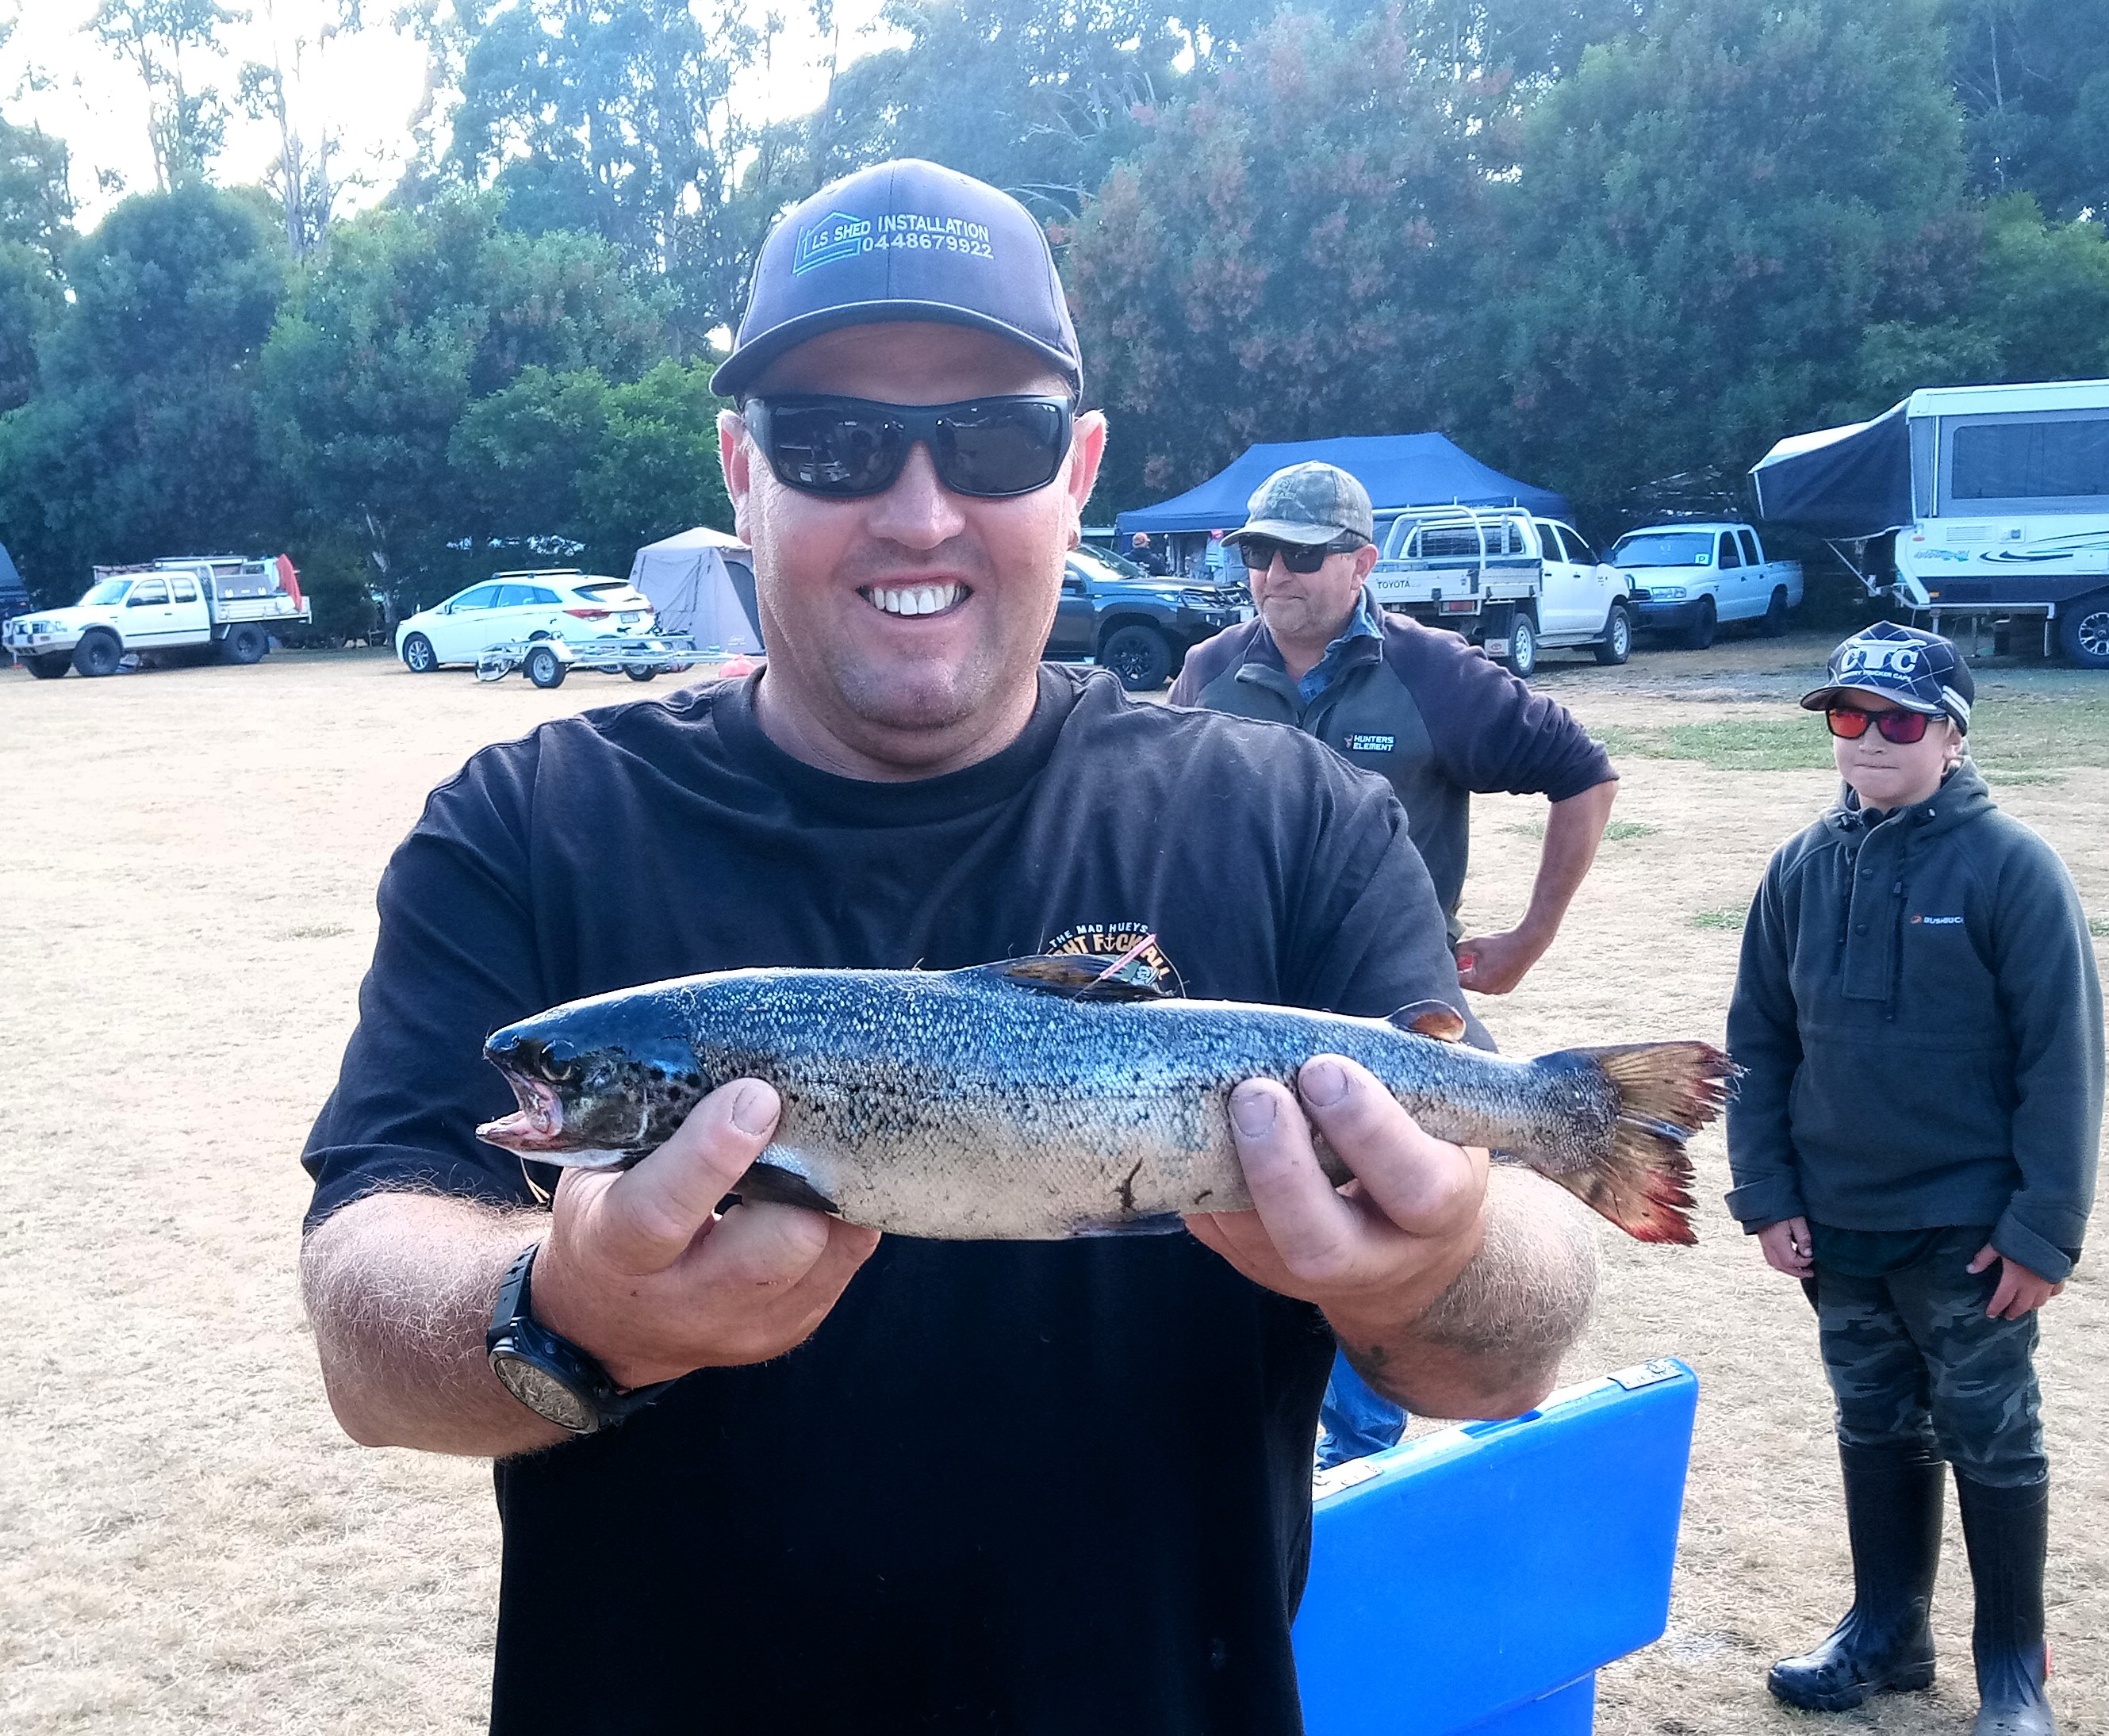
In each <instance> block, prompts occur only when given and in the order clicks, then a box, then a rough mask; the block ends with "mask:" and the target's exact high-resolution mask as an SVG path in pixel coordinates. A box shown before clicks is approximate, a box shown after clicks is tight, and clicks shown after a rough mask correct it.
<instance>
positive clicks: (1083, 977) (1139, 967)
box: [981, 953, 1171, 1001]
mask: <svg viewBox="0 0 2109 1736" xmlns="http://www.w3.org/2000/svg"><path fill="white" fill-rule="evenodd" d="M1116 966H1118V968H1116ZM981 968H982V970H983V971H985V972H987V973H988V974H989V975H990V976H995V977H998V978H1000V980H1002V981H1005V982H1008V983H1012V984H1014V985H1016V986H1018V988H1021V989H1036V990H1039V991H1040V992H1041V994H1061V995H1065V996H1067V997H1068V999H1071V1000H1094V1001H1154V1000H1167V999H1170V998H1171V997H1170V994H1169V993H1168V991H1167V990H1165V989H1164V987H1163V985H1161V984H1159V982H1158V980H1157V972H1155V971H1154V970H1153V969H1151V968H1150V967H1149V965H1147V964H1145V963H1143V962H1142V961H1141V960H1140V958H1136V959H1131V960H1130V961H1128V962H1127V963H1121V962H1120V961H1119V960H1118V959H1113V958H1100V957H1098V956H1097V955H1096V954H1091V953H1041V954H1038V955H1037V956H1036V957H1034V958H1006V959H1005V960H1004V961H1003V962H1002V963H1000V964H985V965H983V966H982V967H981Z"/></svg>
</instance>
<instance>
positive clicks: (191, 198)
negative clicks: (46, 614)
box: [0, 185, 284, 602]
mask: <svg viewBox="0 0 2109 1736" xmlns="http://www.w3.org/2000/svg"><path fill="white" fill-rule="evenodd" d="M69 268H70V280H71V286H72V289H73V291H74V298H75V299H74V300H73V303H72V304H71V305H70V306H67V307H65V308H64V309H60V310H57V311H56V323H55V324H54V326H53V327H52V330H51V331H50V333H49V336H47V339H46V340H44V342H43V346H42V363H43V366H42V390H41V391H40V392H39V393H38V395H37V396H35V397H34V398H33V399H30V400H29V402H28V403H26V404H23V405H22V406H21V407H20V408H17V409H15V410H12V411H11V412H10V413H8V414H7V415H6V416H5V417H0V523H4V524H5V525H7V540H8V545H9V547H10V548H11V551H12V552H13V553H14V555H15V557H16V562H17V564H18V565H19V566H20V568H21V570H22V575H23V578H24V579H25V582H26V583H27V584H29V588H30V590H31V593H32V594H33V595H34V596H35V597H37V598H38V600H39V601H40V602H70V601H71V600H72V599H73V597H75V596H77V595H78V594H79V593H80V591H81V590H82V589H83V588H85V586H86V584H87V583H88V568H89V566H91V565H92V564H93V563H95V562H97V561H101V562H115V561H132V560H143V559H147V558H150V557H153V556H156V555H163V554H170V553H176V552H202V551H206V550H217V549H220V548H231V547H233V548H240V547H245V546H249V547H254V546H260V543H261V542H262V541H263V540H264V539H266V537H267V535H268V532H269V529H270V527H271V525H272V523H273V516H274V515H273V503H272V497H271V493H270V489H269V482H268V479H267V477H266V475H265V472H264V466H263V463H262V461H261V458H260V452H259V448H258V444H257V431H256V417H255V371H256V361H257V357H258V354H259V352H260V349H261V347H262V345H263V343H264V336H265V334H266V333H267V332H268V331H269V329H270V324H271V321H272V318H273V314H274V312H275V310H276V308H277V305H278V299H279V296H280V295H281V293H282V283H283V271H284V267H283V264H282V259H281V258H280V256H279V255H278V253H277V252H276V251H275V250H274V248H273V237H272V235H271V233H270V231H269V226H268V224H267V223H265V222H264V220H263V219H261V218H260V216H259V215H258V213H257V210H256V208H255V205H254V204H253V202H251V201H248V200H245V199H242V198H238V197H236V196H231V195H228V194H226V193H222V192H218V191H216V190H215V189H214V188H211V187H204V186H196V185H193V186H189V187H183V188H180V189H178V191H177V192H173V193H163V194H152V195H147V196H142V197H139V198H134V199H128V200H126V201H124V203H123V204H121V205H119V206H118V207H117V209H116V210H114V211H112V212H111V214H110V215H109V217H108V218H106V219H105V220H104V221H103V223H102V226H101V228H98V229H97V231H96V232H94V233H93V235H91V236H89V237H86V238H85V239H84V241H81V242H80V243H79V246H76V247H75V248H74V249H72V250H71V251H70V259H69Z"/></svg>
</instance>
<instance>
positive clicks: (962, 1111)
mask: <svg viewBox="0 0 2109 1736" xmlns="http://www.w3.org/2000/svg"><path fill="white" fill-rule="evenodd" d="M1462 1029H1463V1021H1462V1019H1461V1017H1460V1016H1459V1015H1458V1014H1457V1013H1456V1011H1455V1009H1453V1008H1450V1007H1448V1006H1447V1005H1445V1004H1443V1003H1438V1002H1425V1003H1420V1004H1419V1005H1417V1006H1416V1007H1412V1008H1405V1009H1402V1011H1401V1012H1398V1013H1396V1014H1394V1015H1393V1017H1392V1018H1390V1019H1389V1020H1385V1019H1368V1018H1352V1017H1346V1016H1344V1015H1340V1014H1334V1013H1324V1012H1305V1011H1301V1010H1298V1009H1297V1008H1287V1007H1273V1006H1263V1005H1257V1004H1249V1003H1242V1002H1235V1001H1205V1000H1190V999H1185V998H1183V997H1179V996H1174V995H1167V994H1163V993H1162V992H1161V991H1160V990H1158V988H1157V987H1156V985H1155V979H1154V973H1152V972H1149V970H1148V967H1146V966H1136V967H1130V966H1129V964H1128V962H1127V961H1122V960H1108V959H1104V958H1086V957H1081V956H1077V955H1070V954H1064V955H1059V956H1049V957H1044V958H1017V959H1009V960H1006V961H1005V962H1003V963H996V964H989V965H982V966H978V967H973V968H970V969H966V970H957V971H831V970H788V969H784V970H775V969H764V970H738V971H724V972H714V973H711V974H710V975H707V976H689V977H682V978H679V979H676V980H674V981H667V982H659V983H652V984H648V985H644V986H643V987H640V988H635V989H626V990H620V991H618V992H616V993H613V994H603V995H598V996H595V997H594V998H593V999H587V1000H579V1001H573V1002H571V1003H568V1004H567V1005H564V1006H561V1007H558V1008H553V1009H551V1010H550V1011H549V1012H544V1013H540V1014H538V1015H537V1016H535V1017H533V1018H530V1019H525V1020H522V1021H520V1022H519V1023H517V1024H514V1025H508V1026H506V1027H505V1028H504V1030H499V1031H498V1032H496V1033H495V1034H494V1035H492V1036H491V1038H490V1041H489V1043H488V1044H486V1045H485V1055H486V1056H487V1057H488V1058H489V1059H490V1061H491V1062H493V1063H495V1065H496V1066H497V1067H498V1068H499V1071H501V1072H503V1073H504V1075H505V1077H506V1079H507V1080H508V1082H509V1083H510V1084H511V1085H512V1087H513V1093H514V1095H515V1097H516V1098H517V1099H518V1101H519V1105H520V1107H519V1108H518V1110H517V1111H516V1112H515V1113H513V1114H511V1115H508V1116H504V1118H503V1119H501V1120H499V1121H492V1122H490V1123H488V1124H486V1125H484V1126H482V1127H481V1128H479V1129H478V1130H477V1131H478V1133H479V1134H480V1135H481V1137H482V1138H483V1139H486V1140H488V1141H490V1143H493V1144H495V1145H499V1146H503V1147H504V1148H507V1149H508V1150H510V1151H514V1152H519V1153H520V1154H521V1155H522V1157H529V1158H533V1159H536V1160H539V1161H543V1162H547V1163H554V1164H566V1165H579V1166H589V1167H598V1168H606V1167H621V1166H627V1165H629V1164H631V1163H634V1162H635V1161H637V1160H638V1159H639V1158H640V1157H644V1156H645V1155H646V1154H647V1153H648V1152H652V1151H653V1150H655V1149H657V1148H658V1147H659V1146H660V1145H661V1144H662V1143H664V1142H665V1141H666V1139H668V1138H669V1137H670V1136H671V1134H673V1132H674V1130H675V1128H677V1127H679V1126H680V1124H681V1121H682V1119H683V1118H684V1116H686V1115H687V1114H688V1113H689V1110H691V1109H692V1108H693V1107H695V1105H696V1103H697V1102H698V1101H699V1100H700V1099H701V1098H702V1097H703V1096H705V1095H706V1094H707V1093H709V1092H711V1091H713V1090H715V1089H717V1087H719V1086H720V1085H722V1084H726V1083H727V1082H728V1081H729V1080H734V1079H740V1078H747V1077H752V1078H755V1079H761V1080H767V1081H768V1082H769V1084H771V1085H773V1086H775V1089H776V1090H777V1092H778V1093H779V1096H780V1097H781V1098H782V1099H783V1115H782V1119H781V1121H780V1122H779V1125H778V1128H777V1130H776V1134H775V1139H774V1140H773V1141H772V1142H771V1143H770V1146H769V1148H767V1150H765V1152H763V1153H762V1155H761V1157H760V1159H759V1160H757V1161H756V1163H755V1165H754V1166H753V1167H752V1169H750V1170H748V1171H747V1174H746V1175H744V1176H743V1178H742V1179H741V1180H740V1182H739V1183H738V1194H739V1196H740V1197H742V1198H743V1199H749V1200H772V1201H780V1202H788V1203H791V1204H794V1205H799V1206H809V1207H811V1208H812V1209H814V1210H815V1211H824V1212H830V1213H833V1214H836V1215H839V1216H841V1217H842V1218H844V1219H847V1220H849V1221H851V1222H852V1223H856V1224H867V1225H869V1226H870V1227H872V1228H874V1229H880V1230H884V1231H888V1232H892V1233H896V1234H901V1235H908V1236H925V1237H938V1238H953V1239H963V1240H982V1239H1002V1240H1050V1239H1059V1238H1067V1237H1071V1236H1088V1235H1107V1234H1118V1233H1127V1232H1139V1231H1149V1230H1157V1229H1176V1228H1178V1226H1179V1220H1180V1218H1181V1215H1184V1214H1186V1213H1190V1212H1202V1211H1243V1210H1244V1209H1246V1208H1248V1207H1249V1206H1250V1205H1251V1197H1250V1195H1249V1193H1247V1191H1246V1188H1245V1183H1244V1172H1243V1170H1241V1169H1240V1166H1239V1163H1238V1158H1237V1151H1236V1147H1235V1144H1234V1143H1233V1142H1232V1139H1231V1124H1230V1112H1229V1107H1228V1102H1229V1098H1230V1093H1231V1089H1232V1088H1233V1087H1235V1085H1237V1084H1239V1083H1240V1081H1242V1080H1248V1079H1274V1080H1280V1081H1281V1082H1282V1083H1284V1084H1289V1085H1290V1086H1291V1087H1292V1089H1293V1087H1294V1080H1295V1077H1296V1074H1297V1071H1298V1068H1300V1067H1301V1066H1303V1063H1304V1062H1307V1061H1308V1060H1310V1059H1311V1058H1312V1057H1313V1056H1314V1055H1320V1054H1328V1053H1330V1054H1337V1055H1344V1056H1347V1057H1349V1058H1351V1059H1353V1060H1354V1061H1357V1062H1361V1063H1362V1066H1366V1067H1367V1068H1368V1069H1369V1070H1370V1071H1371V1073H1372V1074H1374V1075H1375V1076H1376V1077H1377V1078H1378V1079H1379V1080H1381V1081H1382V1082H1383V1084H1384V1088H1385V1089H1387V1090H1388V1091H1389V1092H1390V1093H1392V1095H1393V1097H1395V1098H1397V1099H1398V1101H1399V1102H1400V1103H1402V1104H1403V1105H1404V1106H1405V1107H1406V1108H1407V1111H1409V1112H1411V1115H1412V1116H1413V1117H1414V1118H1415V1120H1416V1121H1418V1122H1419V1123H1420V1125H1422V1126H1423V1127H1424V1128H1425V1129H1426V1130H1428V1131H1429V1133H1431V1134H1434V1135H1436V1136H1437V1137H1438V1138H1439V1139H1449V1140H1454V1141H1456V1143H1460V1144H1464V1145H1479V1146H1485V1147H1488V1148H1491V1149H1492V1150H1493V1151H1494V1152H1495V1153H1496V1154H1497V1157H1499V1158H1500V1159H1501V1160H1502V1161H1511V1162H1517V1163H1522V1164H1526V1165H1528V1166H1529V1167H1530V1168H1532V1169H1533V1170H1537V1171H1538V1173H1539V1174H1540V1175H1545V1176H1547V1177H1549V1178H1550V1179H1551V1180H1553V1181H1555V1182H1557V1183H1558V1184H1560V1186H1561V1187H1563V1188H1567V1189H1568V1190H1569V1191H1570V1192H1571V1193H1574V1195H1576V1197H1578V1198H1580V1199H1581V1200H1583V1202H1586V1203H1587V1205H1588V1206H1591V1207H1592V1209H1594V1210H1595V1211H1598V1212H1600V1213H1601V1214H1602V1215H1604V1216H1605V1218H1608V1219H1609V1220H1610V1221H1611V1222H1612V1223H1614V1224H1617V1225H1618V1226H1619V1228H1620V1229H1623V1230H1625V1231H1626V1232H1627V1233H1628V1234H1631V1235H1633V1236H1635V1237H1637V1238H1639V1239H1641V1240H1642V1241H1644V1242H1691V1241H1693V1240H1694V1239H1696V1238H1695V1237H1694V1234H1693V1232H1692V1229H1691V1162H1690V1160H1689V1159H1688V1157H1687V1156H1686V1154H1685V1150H1684V1146H1685V1142H1686V1141H1687V1139H1690V1138H1691V1135H1692V1134H1694V1133H1695V1132H1696V1130H1699V1129H1700V1128H1701V1127H1704V1126H1705V1125H1706V1124H1707V1123H1708V1122H1709V1121H1712V1120H1713V1119H1714V1116H1716V1115H1718V1113H1719V1112H1720V1110H1721V1107H1722V1105H1723V1102H1724V1101H1725V1099H1726V1097H1727V1091H1728V1089H1729V1084H1730V1080H1731V1077H1732V1073H1733V1071H1734V1069H1733V1068H1732V1066H1730V1064H1729V1062H1728V1060H1727V1057H1726V1056H1725V1055H1723V1053H1721V1052H1720V1051H1719V1050H1718V1049H1717V1048H1714V1047H1713V1046H1711V1045H1710V1044H1705V1043H1699V1042H1671V1043H1643V1044H1625V1045H1620V1046H1617V1047H1612V1048H1574V1049H1565V1050H1561V1051H1560V1052H1558V1053H1553V1054H1547V1055H1541V1056H1539V1057H1537V1058H1536V1059H1535V1060H1531V1061H1515V1060H1510V1059H1507V1058H1506V1057H1502V1056H1498V1055H1492V1054H1488V1053H1483V1052H1481V1051H1480V1050H1478V1049H1475V1048H1467V1047H1465V1046H1463V1045H1461V1044H1458V1043H1456V1042H1455V1041H1454V1040H1443V1039H1446V1038H1454V1037H1455V1036H1456V1035H1458V1034H1459V1033H1461V1030H1462ZM1429 1033H1434V1035H1430V1034H1429ZM1316 1148H1317V1152H1318V1157H1319V1161H1320V1162H1321V1165H1322V1166H1324V1168H1325V1173H1326V1175H1328V1176H1330V1178H1331V1179H1333V1180H1334V1182H1335V1183H1341V1182H1345V1181H1347V1180H1348V1179H1349V1175H1350V1172H1349V1170H1348V1166H1346V1165H1345V1164H1344V1163H1343V1162H1342V1161H1340V1159H1339V1157H1338V1155H1337V1154H1335V1153H1334V1152H1332V1151H1331V1150H1330V1148H1328V1147H1327V1146H1326V1145H1325V1143H1324V1141H1323V1140H1322V1139H1318V1140H1316Z"/></svg>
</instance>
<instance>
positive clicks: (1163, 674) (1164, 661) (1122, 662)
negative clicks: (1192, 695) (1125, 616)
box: [1099, 626, 1172, 693]
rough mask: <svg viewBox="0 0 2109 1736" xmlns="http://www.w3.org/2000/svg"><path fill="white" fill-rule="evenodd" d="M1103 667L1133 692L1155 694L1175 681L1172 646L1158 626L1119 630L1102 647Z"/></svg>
mask: <svg viewBox="0 0 2109 1736" xmlns="http://www.w3.org/2000/svg"><path fill="white" fill-rule="evenodd" d="M1099 667H1100V669H1109V670H1112V671H1113V673H1114V674H1116V675H1118V676H1119V677H1120V684H1121V685H1122V687H1124V688H1127V690H1128V692H1131V693H1154V692H1156V691H1157V690H1158V688H1161V687H1163V685H1164V683H1166V682H1167V681H1168V680H1170V679H1171V678H1172V647H1171V646H1170V645H1169V644H1167V643H1166V642H1165V638H1164V635H1163V634H1161V633H1159V632H1158V630H1157V629H1155V628H1154V627H1138V626H1129V627H1116V628H1114V629H1113V631H1112V632H1111V633H1109V634H1107V635H1106V637H1105V642H1104V643H1103V644H1101V645H1100V647H1099Z"/></svg>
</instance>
